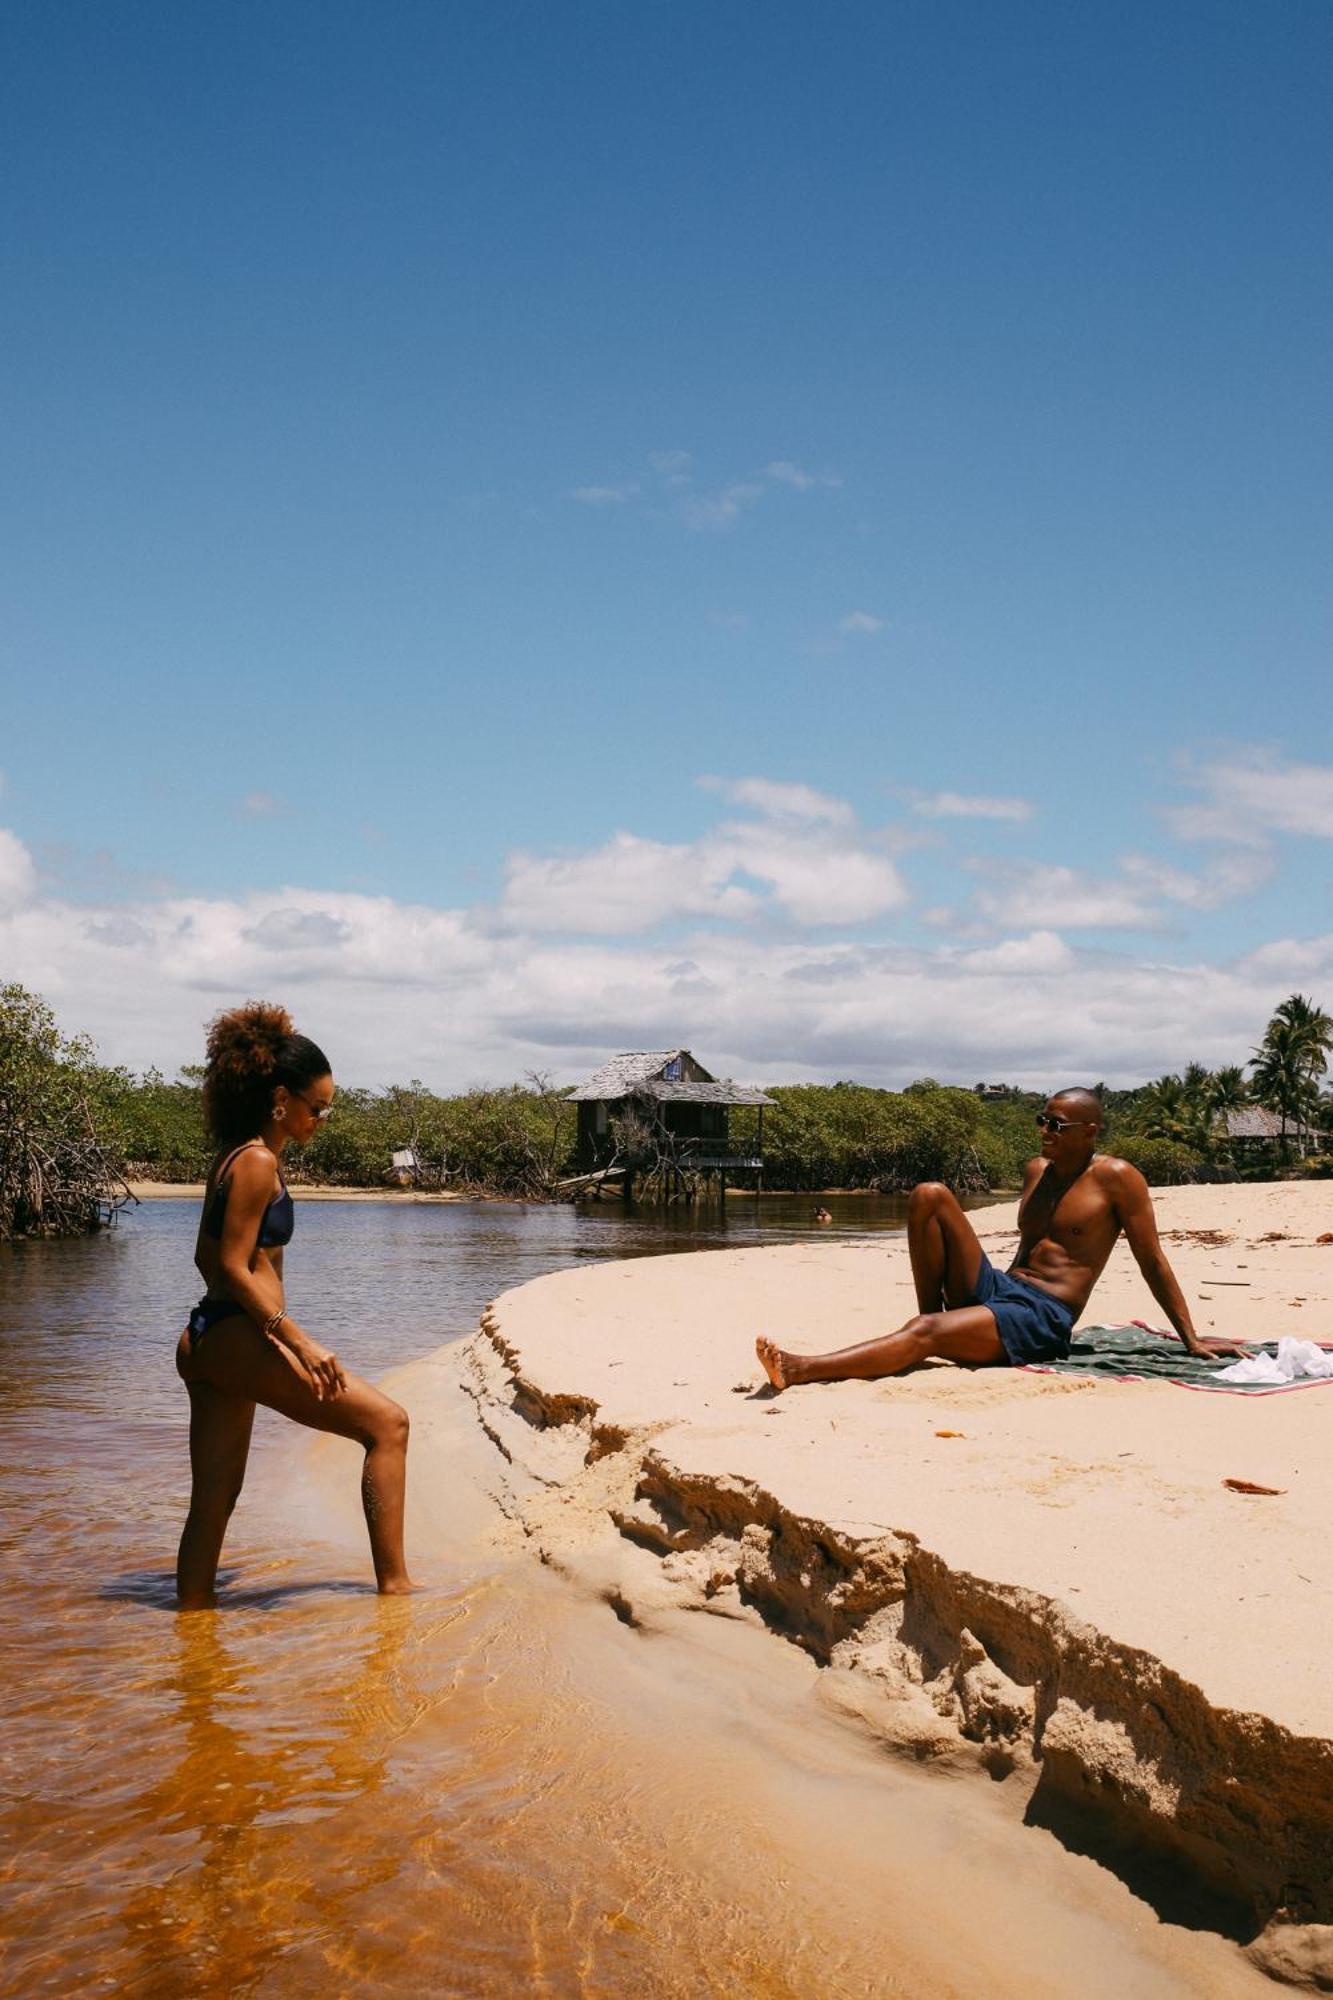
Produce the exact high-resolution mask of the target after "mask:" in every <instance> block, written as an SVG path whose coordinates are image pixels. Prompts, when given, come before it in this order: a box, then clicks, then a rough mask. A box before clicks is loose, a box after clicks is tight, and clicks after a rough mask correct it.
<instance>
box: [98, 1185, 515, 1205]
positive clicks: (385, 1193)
mask: <svg viewBox="0 0 1333 2000" xmlns="http://www.w3.org/2000/svg"><path fill="white" fill-rule="evenodd" d="M125 1185H126V1186H127V1187H128V1188H129V1191H130V1193H131V1194H132V1195H133V1196H134V1198H135V1200H136V1201H202V1200H203V1198H204V1193H205V1183H204V1182H203V1181H127V1182H126V1183H125ZM291 1189H292V1193H293V1194H294V1195H295V1196H296V1199H297V1200H298V1201H397V1202H404V1203H413V1202H416V1203H434V1204H436V1205H438V1204H440V1203H443V1202H459V1201H476V1202H483V1201H494V1200H496V1199H497V1197H496V1196H494V1195H481V1194H450V1193H447V1192H440V1193H438V1194H437V1193H427V1192H424V1191H419V1190H418V1189H416V1188H373V1187H305V1186H303V1185H302V1183H301V1182H300V1181H293V1182H292V1183H291Z"/></svg>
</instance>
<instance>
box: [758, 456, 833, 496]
mask: <svg viewBox="0 0 1333 2000" xmlns="http://www.w3.org/2000/svg"><path fill="white" fill-rule="evenodd" d="M763 476H764V478H765V479H771V480H772V481H773V483H774V484H775V485H777V486H794V487H795V489H796V491H797V492H798V493H808V492H809V490H810V488H811V487H812V486H841V485H842V480H841V479H840V478H839V476H838V474H837V473H836V472H805V471H803V470H802V468H801V467H800V466H799V465H793V464H792V461H791V460H790V459H789V458H775V459H773V460H772V461H771V463H770V464H768V465H766V466H765V467H764V472H763Z"/></svg>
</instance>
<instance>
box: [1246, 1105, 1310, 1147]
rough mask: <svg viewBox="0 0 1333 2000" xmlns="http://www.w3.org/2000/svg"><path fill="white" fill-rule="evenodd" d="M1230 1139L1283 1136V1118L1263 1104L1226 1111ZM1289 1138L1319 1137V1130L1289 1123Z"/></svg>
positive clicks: (1276, 1138)
mask: <svg viewBox="0 0 1333 2000" xmlns="http://www.w3.org/2000/svg"><path fill="white" fill-rule="evenodd" d="M1225 1124H1226V1134H1227V1137H1228V1139H1273V1140H1278V1139H1281V1137H1282V1120H1281V1119H1280V1118H1279V1117H1278V1114H1277V1112H1276V1111H1269V1110H1268V1109H1267V1108H1266V1107H1265V1106H1264V1105H1262V1104H1242V1105H1239V1106H1238V1107H1237V1108H1236V1110H1234V1111H1228V1112H1226V1113H1225ZM1287 1137H1288V1138H1289V1139H1317V1138H1318V1137H1319V1134H1318V1132H1317V1131H1316V1130H1315V1128H1314V1126H1313V1125H1298V1124H1293V1123H1292V1122H1291V1121H1290V1120H1288V1123H1287Z"/></svg>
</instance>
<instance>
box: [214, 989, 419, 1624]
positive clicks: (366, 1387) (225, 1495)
mask: <svg viewBox="0 0 1333 2000" xmlns="http://www.w3.org/2000/svg"><path fill="white" fill-rule="evenodd" d="M332 1108H333V1077H332V1076H331V1074H330V1072H329V1065H328V1060H327V1058H326V1057H325V1056H324V1054H323V1053H322V1052H321V1051H320V1050H319V1049H318V1048H316V1046H315V1044H314V1043H313V1042H312V1041H309V1040H308V1039H307V1038H306V1036H304V1035H297V1034H294V1033H293V1032H292V1024H291V1019H290V1017H289V1016H288V1015H287V1014H286V1013H284V1011H283V1010H282V1008H281V1007H268V1006H264V1005H263V1004H262V1003H260V1002H259V1001H251V1002H250V1003H249V1004H248V1005H246V1006H244V1007H234V1008H232V1009H231V1011H230V1012H229V1013H225V1014H219V1015H218V1017H217V1019H216V1020H215V1021H214V1022H213V1023H212V1025H211V1027H210V1028H209V1031H208V1062H207V1067H206V1068H205V1071H204V1115H205V1117H206V1118H207V1120H208V1125H209V1130H210V1132H211V1133H212V1136H213V1138H214V1140H215V1141H216V1142H217V1146H218V1153H217V1156H216V1158H215V1159H214V1162H213V1166H212V1169H211V1171H210V1173H209V1176H208V1185H207V1187H206V1189H205V1191H204V1210H203V1215H202V1217H201V1218H200V1223H199V1237H198V1241H197V1242H196V1244H195V1252H194V1261H195V1263H196V1264H197V1265H198V1267H199V1270H200V1273H201V1274H202V1276H203V1279H204V1283H205V1285H206V1286H207V1290H206V1292H205V1293H204V1296H203V1298H202V1299H201V1300H200V1301H199V1303H198V1305H197V1306H196V1307H195V1309H194V1311H193V1312H192V1313H191V1314H190V1318H189V1323H188V1325H187V1326H186V1329H185V1331H184V1333H183V1334H182V1335H181V1337H180V1341H179V1343H178V1345H177V1348H176V1367H177V1370H178V1372H179V1374H180V1377H181V1380H182V1381H183V1382H184V1383H185V1386H186V1388H187V1389H188V1390H189V1392H190V1473H191V1490H190V1512H189V1515H188V1517H187V1519H186V1522H185V1532H184V1534H183V1535H182V1536H181V1545H180V1554H179V1556H178V1558H177V1562H176V1596H177V1603H178V1605H179V1608H180V1609H181V1610H182V1611H198V1610H204V1609H207V1608H208V1607H209V1606H211V1605H212V1604H213V1603H214V1601H215V1598H214V1591H215V1584H216V1578H217V1567H218V1558H219V1556H220V1555H221V1553H222V1538H223V1536H224V1534H225V1533H226V1529H227V1521H228V1519H229V1518H230V1515H231V1511H232V1509H233V1507H234V1506H235V1505H236V1501H237V1499H238V1497H239V1495H240V1491H241V1484H242V1481H243V1480H244V1478H245V1463H246V1459H247V1457H248V1455H249V1450H250V1428H251V1425H252V1424H253V1422H254V1415H255V1404H256V1403H263V1404H264V1405H265V1406H266V1407H267V1408H268V1409H270V1410H280V1411H281V1412H282V1414H283V1416H285V1417H291V1418H292V1419H293V1420H294V1421H295V1422H296V1423H298V1424H307V1425H309V1426H310V1428H311V1429H312V1430H320V1431H334V1432H336V1433H337V1435H338V1436H339V1437H348V1438H355V1439H356V1440H357V1442H358V1443H359V1444H360V1445H362V1446H363V1447H364V1450H365V1454H366V1462H365V1470H364V1472H363V1474H362V1479H361V1502H362V1506H363V1507H364V1509H365V1515H366V1526H367V1528H368V1529H369V1532H370V1553H371V1557H372V1559H373V1561H374V1564H375V1580H376V1583H377V1584H378V1586H379V1589H380V1591H381V1592H382V1593H384V1594H386V1595H396V1594H398V1593H400V1592H403V1591H408V1590H410V1589H411V1587H412V1585H411V1582H410V1580H409V1578H408V1574H407V1569H406V1566H405V1564H404V1560H403V1491H404V1485H405V1481H406V1472H407V1412H406V1410H404V1409H402V1408H400V1406H399V1405H398V1404H397V1403H394V1402H391V1401H390V1399H389V1398H388V1397H387V1396H383V1395H381V1394H380V1392H379V1390H378V1389H372V1388H371V1386H370V1384H369V1383H368V1382H362V1381H359V1380H358V1378H357V1377H356V1376H355V1375H350V1374H348V1372H347V1370H346V1369H345V1368H343V1366H342V1365H341V1363H340V1362H339V1360H338V1358H337V1356H336V1355H334V1354H331V1353H330V1352H329V1350H328V1348H327V1347H321V1345H320V1344H319V1342H318V1341H317V1340H312V1339H311V1337H310V1335H309V1334H308V1333H306V1332H305V1331H304V1330H303V1329H302V1328H301V1327H299V1326H298V1325H297V1324H296V1321H295V1320H294V1319H293V1318H292V1317H291V1315H290V1314H289V1313H288V1312H287V1310H286V1304H285V1301H284V1298H283V1290H282V1256H283V1251H284V1249H285V1247H286V1245H287V1244H288V1243H289V1242H290V1241H291V1235H292V1228H293V1223H294V1221H295V1213H294V1208H293V1204H292V1198H291V1195H290V1194H289V1193H288V1192H287V1184H286V1182H285V1181H284V1180H283V1178H282V1166H281V1160H282V1154H283V1149H284V1148H285V1147H286V1146H288V1145H290V1144H296V1145H303V1144H304V1143H305V1142H306V1141H307V1140H308V1139H309V1138H310V1137H311V1136H312V1134H313V1133H315V1132H316V1131H318V1129H319V1126H320V1124H321V1123H322V1122H323V1120H324V1119H326V1118H327V1117H328V1115H329V1113H330V1111H331V1110H332Z"/></svg>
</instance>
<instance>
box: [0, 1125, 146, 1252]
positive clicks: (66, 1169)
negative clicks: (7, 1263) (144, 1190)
mask: <svg viewBox="0 0 1333 2000" xmlns="http://www.w3.org/2000/svg"><path fill="white" fill-rule="evenodd" d="M135 1199H136V1197H135V1196H134V1195H133V1194H131V1192H130V1190H129V1187H128V1186H127V1185H126V1182H125V1178H124V1176H123V1174H122V1172H121V1170H120V1166H119V1163H118V1162H117V1161H116V1160H115V1159H114V1158H113V1156H112V1155H111V1154H110V1153H109V1152H108V1151H107V1149H106V1148H105V1147H104V1146H103V1145H102V1144H101V1143H100V1141H99V1140H98V1137H97V1133H96V1131H95V1130H94V1128H93V1120H92V1113H91V1112H90V1110H89V1108H88V1103H87V1099H86V1098H84V1097H83V1096H82V1094H79V1095H78V1096H77V1097H75V1098H74V1099H73V1100H72V1101H71V1100H69V1099H67V1100H66V1102H65V1103H64V1104H63V1105H62V1106H61V1108H60V1112H59V1113H51V1112H44V1111H43V1110H42V1109H41V1108H39V1107H36V1106H33V1105H32V1104H31V1103H29V1104H27V1105H25V1106H23V1107H22V1108H21V1109H16V1108H15V1106H14V1104H13V1102H12V1100H11V1101H10V1102H5V1101H4V1099H3V1098H0V1240H3V1239H4V1238H6V1237H13V1236H84V1235H86V1234H88V1232H89V1231H90V1230H94V1229H102V1228H105V1227H106V1225H107V1224H108V1223H110V1222H113V1221H114V1220H115V1218H116V1215H117V1214H118V1212H119V1211H120V1210H121V1209H122V1208H124V1207H125V1205H126V1203H127V1202H131V1201H134V1200H135Z"/></svg>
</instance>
